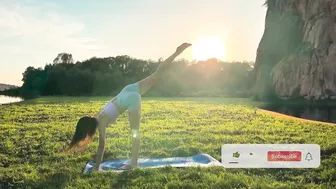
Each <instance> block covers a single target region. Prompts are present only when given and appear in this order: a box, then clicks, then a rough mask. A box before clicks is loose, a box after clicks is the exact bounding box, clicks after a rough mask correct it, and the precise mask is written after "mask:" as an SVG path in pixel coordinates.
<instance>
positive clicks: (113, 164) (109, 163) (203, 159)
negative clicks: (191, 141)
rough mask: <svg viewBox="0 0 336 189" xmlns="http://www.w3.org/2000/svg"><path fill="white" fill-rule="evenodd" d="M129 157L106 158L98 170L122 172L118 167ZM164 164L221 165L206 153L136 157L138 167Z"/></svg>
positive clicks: (90, 168) (163, 165)
mask: <svg viewBox="0 0 336 189" xmlns="http://www.w3.org/2000/svg"><path fill="white" fill-rule="evenodd" d="M129 162H130V159H116V160H106V161H104V162H102V163H101V164H100V166H99V170H100V171H117V172H122V171H123V170H120V168H121V167H122V166H123V165H125V164H128V163H129ZM93 166H94V161H89V162H87V163H86V165H85V167H84V169H83V174H85V173H88V172H90V171H91V170H92V168H93ZM165 166H172V167H210V166H223V164H221V163H220V162H219V161H218V160H216V159H215V158H213V157H211V156H210V155H208V154H197V155H194V156H190V157H170V158H147V159H138V168H160V167H165Z"/></svg>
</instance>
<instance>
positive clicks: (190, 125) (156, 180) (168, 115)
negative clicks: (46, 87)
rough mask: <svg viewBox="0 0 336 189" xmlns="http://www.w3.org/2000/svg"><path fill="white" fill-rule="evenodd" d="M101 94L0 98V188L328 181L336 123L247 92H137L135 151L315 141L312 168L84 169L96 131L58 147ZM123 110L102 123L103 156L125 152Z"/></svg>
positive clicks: (327, 184)
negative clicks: (85, 142) (317, 160)
mask: <svg viewBox="0 0 336 189" xmlns="http://www.w3.org/2000/svg"><path fill="white" fill-rule="evenodd" d="M107 100H109V99H108V98H107V97H94V98H85V97H81V98H70V97H53V98H39V99H34V100H28V101H25V102H21V103H16V104H10V105H2V106H0V107H1V108H0V127H1V129H0V136H1V137H0V188H43V189H44V188H76V189H77V188H309V189H311V188H335V187H336V135H335V133H336V127H335V126H331V125H326V124H315V123H306V122H298V121H294V120H288V119H283V118H276V117H272V116H270V115H266V114H263V113H261V112H258V111H255V110H256V108H255V106H256V105H258V104H260V103H257V102H252V101H250V100H249V99H222V98H171V99H170V98H166V99H164V98H144V99H143V116H142V124H141V150H140V157H172V156H190V155H194V154H196V153H207V154H210V155H211V156H213V157H215V158H216V159H218V160H220V159H221V154H220V152H221V146H222V145H223V144H225V143H315V144H319V145H320V146H321V149H322V163H321V166H320V167H319V168H316V169H225V168H219V167H215V168H202V169H201V168H185V169H177V168H171V167H167V168H162V169H148V170H140V169H137V170H134V171H131V172H128V173H122V174H115V173H93V174H89V175H83V174H82V173H81V171H82V168H83V166H84V165H85V163H86V162H87V161H88V160H91V159H92V157H93V155H94V153H95V151H96V148H97V145H98V143H97V137H96V138H95V139H94V142H93V143H91V144H90V145H89V146H88V148H87V149H86V150H85V151H84V152H77V153H75V154H71V155H67V154H63V153H61V151H62V150H63V149H64V148H65V147H66V146H67V144H68V143H69V142H70V139H71V137H72V135H73V132H74V129H75V124H76V122H77V120H78V118H80V117H81V116H83V115H90V114H95V113H96V112H97V111H98V110H99V109H100V108H101V106H102V105H104V104H105V103H106V101H107ZM128 131H129V126H128V120H127V114H123V115H121V117H119V119H118V121H117V124H116V125H113V126H112V127H109V128H108V129H107V148H106V153H105V155H104V159H112V158H128V157H129V153H130V151H129V150H130V144H131V143H130V136H129V133H128Z"/></svg>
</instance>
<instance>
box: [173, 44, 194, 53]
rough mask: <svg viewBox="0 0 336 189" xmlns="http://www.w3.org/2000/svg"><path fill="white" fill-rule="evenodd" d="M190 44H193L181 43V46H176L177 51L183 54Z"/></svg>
mask: <svg viewBox="0 0 336 189" xmlns="http://www.w3.org/2000/svg"><path fill="white" fill-rule="evenodd" d="M190 46H191V44H190V43H183V44H182V45H180V46H179V47H177V48H176V53H177V54H181V53H182V52H183V51H184V50H185V49H186V48H188V47H190Z"/></svg>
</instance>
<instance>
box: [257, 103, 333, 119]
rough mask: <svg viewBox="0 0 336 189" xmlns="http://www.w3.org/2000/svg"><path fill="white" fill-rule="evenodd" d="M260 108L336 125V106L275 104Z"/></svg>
mask: <svg viewBox="0 0 336 189" xmlns="http://www.w3.org/2000/svg"><path fill="white" fill-rule="evenodd" d="M261 108H262V109H265V110H270V111H273V112H278V113H282V114H286V115H290V116H294V117H298V118H303V119H309V120H314V121H323V122H329V123H336V106H326V105H325V106H317V105H278V104H277V105H267V106H264V107H261Z"/></svg>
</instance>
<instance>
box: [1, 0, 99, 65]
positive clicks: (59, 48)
mask: <svg viewBox="0 0 336 189" xmlns="http://www.w3.org/2000/svg"><path fill="white" fill-rule="evenodd" d="M55 7H56V4H50V3H49V4H42V5H41V4H37V2H36V3H35V2H34V1H23V2H20V3H19V2H16V1H9V0H5V1H4V2H3V3H2V5H0V40H1V41H5V43H1V42H0V49H2V50H5V51H7V52H8V53H11V54H13V53H21V54H22V53H23V54H26V53H27V52H29V53H34V52H35V53H36V54H41V53H43V52H48V53H54V54H55V56H56V55H57V54H58V53H59V52H65V51H66V52H69V53H73V54H78V55H79V57H77V58H79V59H82V58H87V57H85V56H89V55H88V54H90V53H88V52H90V51H93V50H99V49H102V48H104V47H103V46H102V45H100V44H99V43H98V42H97V41H96V39H95V37H94V36H88V35H87V34H85V29H86V28H85V24H84V22H83V21H80V20H79V19H77V18H76V17H74V16H70V15H66V14H64V13H62V14H60V13H58V12H57V11H56V10H55ZM6 49H7V50H6ZM75 58H76V57H75ZM49 59H53V57H49ZM43 63H44V62H43Z"/></svg>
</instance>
